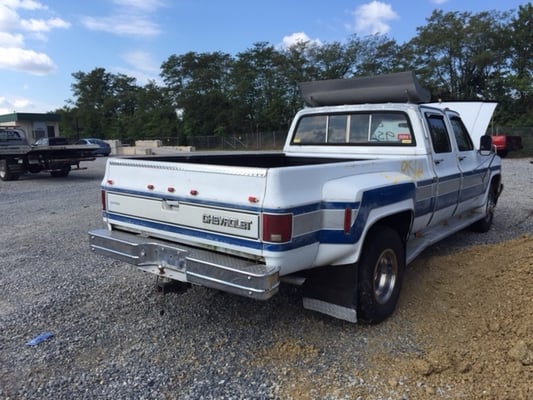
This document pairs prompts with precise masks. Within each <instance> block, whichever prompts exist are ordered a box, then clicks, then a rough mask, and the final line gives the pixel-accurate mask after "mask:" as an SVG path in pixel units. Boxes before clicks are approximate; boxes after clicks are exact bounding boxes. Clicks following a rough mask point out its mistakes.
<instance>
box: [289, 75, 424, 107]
mask: <svg viewBox="0 0 533 400" xmlns="http://www.w3.org/2000/svg"><path fill="white" fill-rule="evenodd" d="M298 87H299V89H300V94H301V96H302V97H303V99H304V101H305V103H306V104H307V105H308V106H310V107H319V106H337V105H345V104H364V103H404V102H407V103H427V102H429V101H430V100H431V94H430V92H429V91H428V90H427V89H424V88H423V87H422V86H420V83H419V82H418V80H417V79H416V76H415V73H414V72H413V71H407V72H396V73H391V74H384V75H375V76H363V77H357V78H349V79H327V80H321V81H312V82H299V83H298Z"/></svg>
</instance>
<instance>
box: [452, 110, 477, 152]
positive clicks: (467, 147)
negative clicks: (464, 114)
mask: <svg viewBox="0 0 533 400" xmlns="http://www.w3.org/2000/svg"><path fill="white" fill-rule="evenodd" d="M450 121H451V122H452V128H453V134H454V136H455V141H456V142H457V147H458V148H459V151H472V150H474V144H473V143H472V139H471V138H470V135H469V134H468V131H467V130H466V127H465V125H464V124H463V121H461V118H459V117H452V118H450Z"/></svg>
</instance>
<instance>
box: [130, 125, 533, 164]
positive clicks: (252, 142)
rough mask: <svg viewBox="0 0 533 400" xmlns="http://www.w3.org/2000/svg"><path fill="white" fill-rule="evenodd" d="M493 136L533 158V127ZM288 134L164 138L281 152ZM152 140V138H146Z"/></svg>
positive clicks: (206, 146) (203, 147)
mask: <svg viewBox="0 0 533 400" xmlns="http://www.w3.org/2000/svg"><path fill="white" fill-rule="evenodd" d="M491 133H492V134H506V135H513V136H514V135H516V136H521V137H522V144H523V146H524V148H523V149H522V150H520V151H515V152H512V153H510V154H509V156H510V157H533V127H497V128H492V130H491ZM286 137H287V132H276V131H272V132H256V133H247V134H241V135H235V136H216V135H213V136H193V137H189V138H187V139H184V138H182V137H181V138H180V137H163V138H158V139H159V140H161V142H162V144H163V146H180V145H181V146H183V145H186V146H192V147H194V148H195V150H197V151H209V150H281V149H282V148H283V145H284V144H285V139H286ZM146 139H151V138H146ZM121 142H122V143H123V144H125V145H130V146H133V145H135V140H130V139H127V138H125V139H122V140H121Z"/></svg>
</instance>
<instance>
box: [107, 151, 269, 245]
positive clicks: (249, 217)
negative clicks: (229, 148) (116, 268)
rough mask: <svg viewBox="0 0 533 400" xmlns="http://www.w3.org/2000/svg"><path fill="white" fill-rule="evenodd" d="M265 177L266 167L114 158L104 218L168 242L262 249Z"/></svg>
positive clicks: (110, 165)
mask: <svg viewBox="0 0 533 400" xmlns="http://www.w3.org/2000/svg"><path fill="white" fill-rule="evenodd" d="M266 177H267V169H265V168H250V167H231V166H217V165H204V164H188V163H186V162H161V161H157V162H154V161H149V160H146V159H143V160H140V159H110V160H108V163H107V168H106V174H105V177H104V179H103V181H102V189H103V191H104V192H105V196H106V205H105V207H104V208H105V210H104V217H105V218H106V219H107V222H108V223H110V224H111V225H112V226H113V227H114V228H118V229H121V228H123V229H125V230H134V231H135V230H136V229H138V230H139V231H143V232H144V233H146V232H148V233H149V234H150V235H151V236H154V237H159V238H163V239H172V240H178V241H180V242H182V243H183V242H184V243H187V242H190V243H192V242H193V241H192V240H191V239H192V238H194V243H195V244H202V245H206V246H213V245H214V244H216V243H217V242H224V244H225V247H227V248H233V249H234V250H238V251H240V250H242V249H247V251H249V250H250V249H253V248H255V249H256V250H257V249H258V248H259V246H258V245H257V243H258V242H259V240H260V231H259V229H260V224H259V217H260V211H261V203H262V199H263V197H264V193H265V188H266ZM252 253H256V255H258V253H257V252H254V251H252Z"/></svg>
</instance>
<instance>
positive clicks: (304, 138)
mask: <svg viewBox="0 0 533 400" xmlns="http://www.w3.org/2000/svg"><path fill="white" fill-rule="evenodd" d="M291 144H294V145H355V146H414V145H416V143H415V137H414V135H413V132H412V129H411V124H410V123H409V118H408V117H407V114H405V113H403V112H400V111H398V112H394V111H390V112H382V111H376V112H360V113H349V114H346V113H343V114H313V115H304V116H302V117H301V118H300V120H299V121H298V125H297V126H296V130H295V132H294V135H293V137H292V140H291Z"/></svg>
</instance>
